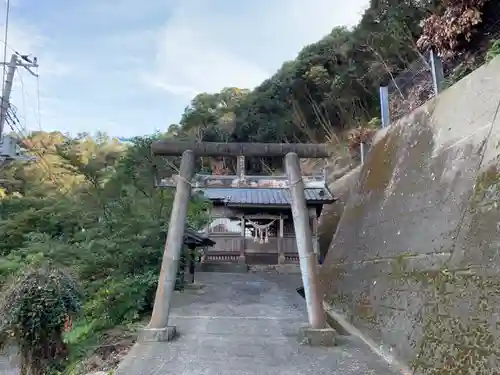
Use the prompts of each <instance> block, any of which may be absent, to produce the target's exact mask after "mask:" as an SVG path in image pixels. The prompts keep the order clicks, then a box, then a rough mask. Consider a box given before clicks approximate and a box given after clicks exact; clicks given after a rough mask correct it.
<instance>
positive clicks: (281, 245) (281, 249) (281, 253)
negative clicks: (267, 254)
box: [278, 215, 286, 264]
mask: <svg viewBox="0 0 500 375" xmlns="http://www.w3.org/2000/svg"><path fill="white" fill-rule="evenodd" d="M284 220H285V219H284V218H283V215H280V218H279V225H280V226H279V232H278V264H284V263H285V260H286V258H285V241H284V236H285V228H284Z"/></svg>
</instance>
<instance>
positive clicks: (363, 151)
mask: <svg viewBox="0 0 500 375" xmlns="http://www.w3.org/2000/svg"><path fill="white" fill-rule="evenodd" d="M359 154H360V156H361V164H363V163H364V162H365V144H364V143H363V142H361V143H360V144H359Z"/></svg>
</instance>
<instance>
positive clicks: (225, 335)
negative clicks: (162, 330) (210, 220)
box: [116, 273, 398, 375]
mask: <svg viewBox="0 0 500 375" xmlns="http://www.w3.org/2000/svg"><path fill="white" fill-rule="evenodd" d="M197 278H198V281H199V282H201V283H203V284H205V287H204V288H203V289H201V290H199V291H193V290H191V291H185V292H184V293H179V294H176V300H175V301H174V307H173V309H172V312H171V323H172V324H174V325H176V326H177V329H178V332H179V333H180V335H181V336H180V337H179V338H178V339H177V340H176V341H174V342H170V343H148V344H136V345H135V346H134V347H133V348H132V349H131V351H130V353H129V354H128V356H127V357H126V358H125V360H124V361H123V362H122V363H121V365H120V367H119V368H118V370H117V372H116V375H160V374H161V375H163V374H176V375H244V374H245V375H252V374H255V375H278V374H279V375H292V374H293V375H302V374H315V375H323V374H325V375H326V374H328V375H337V374H338V375H340V374H342V375H349V374H352V375H355V374H356V375H363V374H370V375H385V374H391V375H392V374H398V372H397V371H394V370H392V371H391V370H390V369H389V368H388V367H387V365H386V364H385V363H384V362H382V361H381V360H379V359H378V358H376V357H375V356H374V355H373V354H372V353H371V352H370V351H368V350H366V349H364V348H363V347H362V346H361V345H359V346H358V345H357V344H356V342H355V341H352V339H349V340H346V342H345V343H342V344H341V345H339V346H337V347H334V348H312V347H308V346H305V345H300V344H299V343H298V341H297V332H298V328H299V327H300V326H302V325H304V324H305V323H306V322H307V315H306V312H305V301H304V300H303V299H302V298H301V297H300V296H299V295H298V294H297V292H296V291H295V288H296V287H297V286H298V285H300V278H299V276H292V275H269V274H263V273H258V274H252V273H249V274H227V273H219V274H215V273H213V274H209V273H203V274H199V275H198V276H197Z"/></svg>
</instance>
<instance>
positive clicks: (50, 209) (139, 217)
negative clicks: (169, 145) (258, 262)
mask: <svg viewBox="0 0 500 375" xmlns="http://www.w3.org/2000/svg"><path fill="white" fill-rule="evenodd" d="M35 136H36V139H37V140H38V141H39V142H41V143H44V144H50V145H51V146H50V149H49V150H52V151H51V152H52V153H51V158H52V159H51V160H50V163H51V167H50V168H52V169H53V172H55V171H57V176H58V177H57V178H54V179H53V180H50V179H49V178H48V175H49V174H50V172H51V171H50V169H49V170H47V169H44V168H45V167H44V166H43V165H41V164H35V165H27V166H25V168H28V169H30V170H31V172H33V174H34V175H36V176H38V177H39V178H44V177H43V176H46V177H47V180H45V183H43V184H39V185H36V184H31V183H28V182H29V180H27V181H23V184H22V185H21V187H20V188H19V189H18V190H12V189H7V190H6V193H5V195H4V196H3V197H2V199H0V238H1V239H2V240H1V241H0V255H1V257H0V283H1V284H2V285H3V287H4V289H5V290H6V293H7V295H8V296H10V297H8V299H4V301H6V302H8V304H5V305H2V306H3V309H4V310H2V311H0V313H2V314H4V315H3V316H2V317H10V318H9V319H10V320H9V319H7V318H4V319H2V320H1V321H2V322H5V323H4V328H3V330H2V331H1V332H2V333H7V336H8V332H11V331H12V327H14V328H15V329H16V330H15V331H14V332H15V335H14V337H13V338H14V339H15V340H14V341H15V342H17V345H18V348H19V349H20V350H21V352H22V351H23V350H35V349H33V347H32V346H29V345H28V341H29V340H31V338H33V337H35V336H36V335H38V336H36V337H41V338H44V337H46V336H47V335H46V334H45V333H44V332H45V331H49V330H50V329H53V330H55V331H54V332H57V333H58V335H59V336H58V338H57V340H52V341H51V343H49V342H46V343H45V348H46V350H48V352H53V351H54V350H56V349H57V350H59V351H62V350H63V349H64V350H66V346H69V349H70V353H69V356H68V358H69V361H71V362H75V361H77V360H78V359H79V358H80V357H81V356H84V355H86V354H88V351H89V349H88V348H89V346H93V345H96V342H98V341H99V339H100V336H101V332H102V331H104V330H106V329H107V328H109V327H113V326H115V325H121V324H130V323H132V322H135V321H137V320H138V319H140V318H142V316H143V315H144V314H147V313H149V312H150V311H151V309H152V305H153V300H154V295H155V291H156V286H157V282H158V275H159V272H160V266H161V260H162V254H163V248H164V240H165V238H164V233H165V231H166V229H167V226H168V220H167V218H168V217H169V216H170V212H171V206H172V199H173V196H172V192H171V191H168V190H162V189H158V188H156V187H155V185H154V173H155V172H156V171H157V170H158V169H160V170H161V171H162V173H164V174H171V173H174V172H175V168H176V165H178V160H176V159H172V160H169V161H168V162H165V161H163V160H154V158H153V157H152V156H151V152H150V145H151V142H153V141H154V140H156V139H159V138H160V137H161V135H160V134H155V135H153V136H150V137H137V138H135V139H133V140H132V145H130V146H129V147H127V148H125V147H124V146H123V145H117V144H116V143H115V142H114V141H113V140H109V139H107V138H106V137H101V138H99V139H97V140H93V139H92V138H90V137H88V136H81V137H77V138H66V137H60V138H58V140H57V141H55V140H54V139H53V138H54V135H53V134H47V136H48V137H49V140H52V141H51V142H49V140H47V139H44V133H37V134H36V135H35ZM35 136H33V137H35ZM46 152H47V153H48V152H49V151H48V150H46ZM37 168H39V169H37ZM13 171H14V172H16V173H17V175H18V176H23V173H24V172H22V168H21V167H20V166H18V165H12V166H11V167H9V168H8V169H7V170H5V171H3V172H4V173H7V174H13ZM43 172H45V174H44V173H43ZM54 175H55V174H54ZM62 176H64V178H63V177H62ZM75 181H76V182H77V183H75ZM20 193H21V194H20ZM207 208H208V203H207V201H205V200H204V199H202V197H200V196H196V197H193V199H192V200H191V201H190V205H189V207H188V220H187V224H188V226H189V227H191V228H195V229H199V228H201V227H202V226H203V225H204V224H205V223H206V221H207V214H206V212H207ZM42 264H50V267H48V266H43V267H41V268H37V267H36V266H37V265H42ZM26 269H28V270H30V271H29V272H28V271H25V270H26ZM63 269H67V270H69V272H71V274H73V275H74V276H75V280H77V282H78V285H79V287H80V288H81V291H82V293H81V296H80V295H78V296H79V297H78V298H80V297H81V300H80V299H78V301H81V302H78V305H77V295H76V290H77V289H76V284H69V281H67V282H66V281H65V280H66V279H63V278H62V276H57V277H58V278H56V276H53V277H54V278H56V279H54V280H55V281H51V282H53V283H54V284H50V285H49V284H47V285H49V286H48V287H47V286H45V287H43V288H42V289H39V288H38V287H35V286H36V285H38V284H36V283H39V284H40V285H42V283H43V282H46V283H49V281H50V280H53V279H52V278H51V277H52V276H50V275H66V273H63V271H62V270H63ZM26 272H28V273H27V274H26ZM16 274H20V275H28V276H29V277H28V276H22V277H21V276H19V277H17V278H16V279H15V280H16V281H15V282H14V283H13V284H12V283H11V282H10V281H9V280H10V279H11V278H12V277H13V275H16ZM43 275H49V276H43ZM23 277H24V278H23ZM43 277H45V279H44V278H43ZM46 279H47V280H49V281H46ZM68 280H69V279H68ZM64 282H66V284H64ZM72 282H73V283H76V281H72ZM57 283H59V284H57ZM55 285H59V287H56V286H55ZM14 286H15V287H17V288H18V289H15V287H14ZM29 286H34V287H33V288H30V287H29ZM70 286H72V287H73V289H71V288H70ZM13 288H14V289H13ZM19 288H21V289H19ZM16 290H20V292H15V291H16ZM29 291H31V292H29ZM21 292H22V293H21ZM56 292H57V293H59V294H57V293H56ZM9 293H10V294H9ZM16 293H17V294H16ZM19 293H21V294H19ZM71 293H74V294H75V295H74V296H73V295H72V294H71ZM16 296H17V297H16ZM20 296H22V298H21V297H20ZM72 296H73V297H72ZM6 298H7V297H6ZM16 298H17V299H16ZM61 301H65V302H64V303H65V304H63V302H61ZM49 302H50V303H49ZM77 310H82V313H83V315H82V316H81V318H79V319H80V320H77V321H76V322H75V328H74V329H75V330H76V331H72V332H70V333H68V334H67V335H64V341H63V339H62V336H61V327H62V326H61V324H63V323H64V319H65V317H66V314H67V313H71V312H73V311H75V312H76V311H77ZM20 311H21V312H22V314H24V315H22V314H21V312H20ZM9 314H10V315H9ZM20 314H21V315H20ZM28 316H34V317H35V318H36V319H39V320H40V323H39V324H35V325H30V321H27V320H26V319H28V318H27V317H28ZM16 319H17V320H16ZM23 319H24V320H23ZM42 321H43V322H42ZM16 322H17V323H16ZM16 324H17V325H16ZM43 324H46V325H47V326H44V325H43ZM24 326H26V327H30V328H29V329H31V331H29V332H28V331H26V332H27V333H26V332H25V331H21V327H24ZM54 334H55V333H54ZM30 335H31V336H30ZM30 348H31V349H30ZM30 353H31V354H30V355H29V356H24V358H26V360H27V363H28V362H29V363H30V366H31V365H32V364H33V363H35V362H36V363H38V362H37V361H38V359H40V358H41V359H42V362H43V360H44V358H45V357H43V355H42V354H43V353H40V352H30ZM66 354H68V353H65V354H64V355H66ZM28 359H29V361H28ZM37 366H38V367H39V366H41V364H40V363H38V364H37ZM71 368H74V365H71V364H70V366H69V367H68V369H71ZM68 371H69V370H68ZM28 373H29V372H28Z"/></svg>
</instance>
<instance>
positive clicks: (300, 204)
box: [139, 141, 335, 345]
mask: <svg viewBox="0 0 500 375" xmlns="http://www.w3.org/2000/svg"><path fill="white" fill-rule="evenodd" d="M151 151H152V153H153V155H155V156H180V155H182V159H181V165H180V169H179V175H178V176H177V181H176V190H175V197H174V203H173V207H172V214H171V217H170V223H169V230H168V234H167V239H166V243H165V250H164V253H163V260H162V265H161V271H160V276H159V280H158V287H157V290H156V297H155V302H154V307H153V313H152V316H151V320H150V322H149V324H148V326H147V327H146V328H145V329H144V330H142V331H141V333H140V335H139V339H140V340H142V341H170V340H172V339H174V337H175V336H176V329H175V327H174V326H169V325H168V318H169V312H170V305H171V300H172V294H173V291H174V285H175V278H176V273H177V269H178V267H179V259H180V253H181V249H182V241H183V234H184V226H185V222H186V219H187V211H188V203H189V199H190V196H191V180H192V179H193V177H194V170H195V157H196V156H212V157H216V156H235V157H239V156H251V157H284V158H285V167H286V174H287V177H288V184H289V188H290V192H291V196H292V205H291V206H292V207H291V208H292V216H293V223H294V227H295V233H296V241H297V250H298V253H299V262H300V270H301V274H302V282H303V285H304V294H305V299H306V304H307V313H308V318H309V326H308V327H304V329H302V330H301V332H300V333H299V337H300V338H301V341H305V342H307V343H310V344H313V345H333V343H334V339H335V331H334V330H333V329H331V328H329V327H327V325H326V321H325V312H324V309H323V303H322V296H321V294H320V292H319V284H318V282H317V258H316V255H315V253H314V249H313V240H312V234H311V228H310V226H309V217H308V212H307V207H306V200H305V196H304V187H305V186H304V181H303V180H302V173H301V169H300V158H326V157H328V156H329V155H330V153H329V147H328V145H327V144H291V143H282V144H281V143H219V142H183V141H158V142H154V143H153V144H152V146H151Z"/></svg>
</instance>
